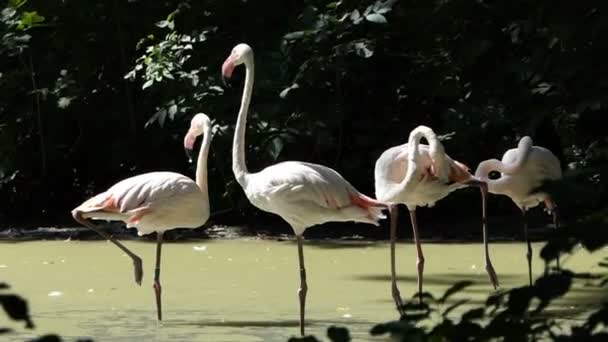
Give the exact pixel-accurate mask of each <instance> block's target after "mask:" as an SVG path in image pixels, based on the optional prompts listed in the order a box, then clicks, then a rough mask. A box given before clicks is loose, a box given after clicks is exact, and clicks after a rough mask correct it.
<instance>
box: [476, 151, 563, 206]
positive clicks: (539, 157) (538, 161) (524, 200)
mask: <svg viewBox="0 0 608 342" xmlns="http://www.w3.org/2000/svg"><path fill="white" fill-rule="evenodd" d="M518 156H519V152H518V150H517V149H516V148H512V149H510V150H508V151H507V152H505V154H504V155H503V156H502V160H501V162H502V163H504V164H513V163H515V162H516V161H517V159H518ZM560 178H562V169H561V165H560V162H559V159H557V157H556V156H555V154H553V153H552V152H551V151H549V150H548V149H546V148H544V147H541V146H532V147H531V149H530V152H529V154H528V157H527V160H526V161H525V162H524V163H523V165H522V166H521V168H520V169H519V170H518V171H517V172H515V173H513V174H506V173H504V172H501V175H500V184H499V185H498V186H496V185H495V184H496V183H493V182H491V181H490V182H488V191H489V192H490V193H494V194H501V195H506V196H509V197H510V198H511V200H513V202H514V203H515V204H516V205H517V206H518V207H519V208H520V209H530V208H533V207H536V206H537V205H539V204H540V203H541V202H543V201H544V200H545V199H546V194H544V193H534V192H533V191H534V189H537V188H538V187H540V186H541V185H542V184H543V182H545V181H547V180H557V179H560Z"/></svg>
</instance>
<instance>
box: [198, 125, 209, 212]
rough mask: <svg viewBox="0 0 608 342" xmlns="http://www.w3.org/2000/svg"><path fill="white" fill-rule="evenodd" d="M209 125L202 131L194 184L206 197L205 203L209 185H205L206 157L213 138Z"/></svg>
mask: <svg viewBox="0 0 608 342" xmlns="http://www.w3.org/2000/svg"><path fill="white" fill-rule="evenodd" d="M212 135H213V133H212V132H211V127H210V126H208V127H207V128H206V129H205V132H204V133H203V143H202V144H201V149H200V151H199V152H198V160H197V162H196V184H197V185H198V187H199V188H200V189H201V192H202V193H203V195H204V196H205V198H206V199H207V201H206V203H209V187H208V185H207V157H208V156H209V147H210V146H211V139H212V138H213V136H212Z"/></svg>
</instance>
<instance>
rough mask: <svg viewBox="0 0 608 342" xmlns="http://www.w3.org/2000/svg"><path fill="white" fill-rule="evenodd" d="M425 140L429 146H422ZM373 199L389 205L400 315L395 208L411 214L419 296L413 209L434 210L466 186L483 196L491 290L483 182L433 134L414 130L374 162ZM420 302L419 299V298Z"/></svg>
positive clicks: (421, 259)
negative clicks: (451, 156)
mask: <svg viewBox="0 0 608 342" xmlns="http://www.w3.org/2000/svg"><path fill="white" fill-rule="evenodd" d="M423 137H424V138H426V140H427V141H428V143H429V145H421V144H420V139H422V138H423ZM374 174H375V183H376V198H377V199H378V200H380V201H382V202H387V203H390V206H389V213H390V221H391V228H390V236H391V280H392V295H393V300H394V301H395V304H396V305H397V308H398V309H399V311H400V312H401V309H400V308H401V307H402V306H403V303H402V301H401V295H400V293H399V289H398V287H397V280H396V272H395V241H396V238H397V218H398V211H397V205H398V204H399V203H403V204H405V205H406V206H407V208H408V209H409V212H410V218H411V222H412V230H413V234H414V241H415V243H416V251H417V261H416V266H417V270H418V292H419V293H420V294H421V293H422V283H423V278H422V274H423V272H424V255H423V253H422V248H421V247H420V240H419V234H418V223H417V222H416V207H418V206H429V207H431V206H433V205H435V202H437V201H439V200H440V199H442V198H444V197H446V196H447V195H448V194H449V193H450V192H452V191H454V190H457V189H460V188H464V187H467V186H479V187H480V189H481V195H482V224H483V243H484V247H485V267H486V270H487V272H488V275H489V276H490V281H491V282H492V285H493V286H494V288H496V287H497V286H498V278H497V277H496V272H494V267H493V266H492V262H491V261H490V254H489V251H488V239H487V232H486V192H487V187H486V184H485V183H484V182H481V181H479V180H477V179H475V178H474V177H473V176H472V175H471V174H470V173H469V171H468V168H467V167H466V166H465V165H463V164H462V163H460V162H458V161H455V160H453V159H452V158H450V157H449V156H448V155H447V154H446V153H445V151H444V148H443V145H442V144H441V143H440V142H439V140H438V139H437V136H436V135H435V132H433V130H432V129H430V128H429V127H426V126H418V127H416V128H415V129H414V130H413V131H412V132H411V133H410V136H409V139H408V143H406V144H403V145H400V146H394V147H391V148H389V149H388V150H386V151H384V152H383V153H382V155H380V158H378V160H377V161H376V167H375V172H374ZM420 300H422V297H420Z"/></svg>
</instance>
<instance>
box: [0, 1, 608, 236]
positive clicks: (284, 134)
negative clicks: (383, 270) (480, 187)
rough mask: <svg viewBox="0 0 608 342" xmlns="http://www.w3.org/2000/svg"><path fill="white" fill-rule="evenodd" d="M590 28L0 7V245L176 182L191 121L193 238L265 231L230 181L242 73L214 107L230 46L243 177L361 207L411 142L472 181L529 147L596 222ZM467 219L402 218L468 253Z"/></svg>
mask: <svg viewBox="0 0 608 342" xmlns="http://www.w3.org/2000/svg"><path fill="white" fill-rule="evenodd" d="M607 10H608V8H607V7H606V4H605V1H578V2H573V1H560V0H557V1H551V2H548V1H532V0H515V1H465V0H452V1H431V0H419V1H412V0H403V1H387V2H382V1H370V0H365V1H363V0H362V1H340V2H331V1H295V0H265V1H261V0H258V1H254V0H248V1H241V0H224V1H143V0H141V1H139V0H130V1H119V0H113V1H86V2H83V1H75V0H65V1H59V0H49V1H32V0H30V1H24V0H11V1H9V2H8V4H6V5H5V7H4V8H3V11H2V16H1V22H0V30H1V32H0V36H2V42H1V43H0V89H1V91H0V223H1V227H2V228H0V229H3V228H7V227H14V226H18V227H36V226H39V225H43V226H50V225H76V224H75V222H73V221H72V219H71V217H70V215H69V211H70V210H71V209H72V208H74V207H76V206H77V205H78V204H79V203H80V202H82V201H83V200H84V199H86V198H88V197H89V196H91V195H93V194H95V193H97V192H100V191H103V190H105V189H106V188H108V187H109V186H111V185H112V184H113V183H115V182H117V181H118V180H120V179H123V178H126V177H129V176H133V175H136V174H139V173H143V172H147V171H153V170H172V171H178V172H181V173H184V174H186V175H189V176H192V177H193V176H194V170H193V168H192V166H191V165H190V164H188V163H187V159H186V157H185V155H184V154H183V147H182V138H183V134H185V132H186V130H187V128H188V124H189V120H190V118H191V117H192V115H193V114H194V113H196V112H199V111H202V112H205V113H207V114H208V115H209V116H210V117H212V118H213V119H215V123H216V124H218V125H220V131H219V132H218V134H216V136H215V138H214V141H213V143H212V147H211V154H210V157H209V158H210V159H209V160H210V161H209V168H210V169H209V183H210V200H211V208H212V209H211V210H212V212H217V215H214V216H213V217H212V218H211V220H210V221H211V222H210V223H220V224H246V225H251V226H256V225H260V226H266V227H275V225H274V223H275V222H282V221H280V219H278V218H277V217H274V216H271V215H269V214H266V213H263V212H261V211H260V210H257V209H255V208H254V207H253V206H251V205H250V204H249V203H248V202H247V200H246V198H245V197H244V194H243V193H242V190H241V189H240V187H239V186H238V184H237V183H236V182H235V180H234V178H233V175H232V172H231V167H230V164H231V153H230V151H231V147H232V134H233V128H234V122H235V120H236V114H237V111H238V106H239V100H240V96H241V91H242V81H243V76H244V72H243V70H241V69H237V70H235V77H234V79H233V81H232V82H231V85H232V86H231V87H228V88H226V87H225V86H224V85H223V83H222V81H221V76H220V66H221V64H222V62H223V61H224V59H225V58H226V57H227V56H228V54H229V53H230V50H231V49H232V47H233V46H234V45H236V44H237V43H240V42H247V43H248V44H249V45H251V46H252V47H253V49H254V51H255V57H256V60H255V61H256V83H255V88H254V97H253V101H252V107H251V109H250V120H249V127H248V131H247V162H248V165H249V168H250V170H252V171H256V170H259V169H261V168H262V167H264V166H267V165H269V164H272V163H275V162H278V161H282V160H302V161H311V162H315V163H320V164H324V165H327V166H330V167H332V168H334V169H336V170H337V171H339V172H340V173H341V174H342V175H343V176H344V177H345V178H347V179H348V180H349V181H350V182H351V183H352V184H353V185H355V187H357V188H358V189H359V190H360V191H362V192H364V193H366V194H369V195H372V196H373V194H374V193H373V190H374V189H373V167H374V163H375V161H376V159H377V158H378V157H379V155H380V154H381V153H382V151H384V150H385V149H387V148H388V147H390V146H394V145H398V144H402V143H405V142H406V140H407V136H408V134H409V132H410V131H411V130H412V129H413V128H414V127H416V126H418V125H420V124H425V125H428V126H430V127H432V128H433V129H434V130H435V132H436V133H437V134H439V135H444V137H445V139H444V140H443V143H444V145H445V148H446V151H447V152H448V153H449V155H450V156H451V157H452V158H454V159H456V160H459V161H461V162H464V163H465V164H467V165H468V166H470V167H471V168H472V169H473V171H474V169H475V167H476V166H477V164H478V163H479V162H480V161H482V160H485V159H488V158H500V156H501V155H502V153H504V151H506V150H507V149H509V148H513V147H515V146H516V145H517V142H518V140H519V138H520V137H521V136H523V135H530V136H531V137H532V138H533V139H534V142H535V144H537V145H541V146H544V147H547V148H549V149H551V150H552V151H553V152H554V153H555V154H556V155H557V156H558V157H559V158H560V160H561V161H562V168H563V169H564V171H565V181H564V184H569V185H568V186H567V187H565V188H564V187H562V188H561V189H562V191H561V192H560V191H558V192H557V193H556V194H555V197H556V199H557V201H558V204H559V205H560V209H561V213H562V217H563V218H564V219H565V220H575V219H577V218H579V217H581V216H583V215H593V214H598V215H604V214H605V213H606V210H605V206H606V204H605V203H606V181H605V179H604V178H603V175H604V174H605V172H603V171H604V170H605V167H606V159H607V155H608V153H607V152H608V149H607V145H608V140H607V137H606V134H605V124H604V122H605V119H602V117H603V116H604V117H605V116H606V108H607V105H608V97H607V95H606V94H607V90H608V77H607V76H608V73H607V71H608V70H607V69H608V64H607V63H606V61H607V60H608V49H607V48H606V37H608V20H607V19H608V17H607V16H606V11H607ZM125 75H127V76H128V77H127V78H126V79H125ZM294 84H297V85H298V86H297V87H293V85H294ZM290 87H291V88H290ZM288 88H290V89H289V90H286V89H288ZM281 94H282V95H283V96H280V95H281ZM479 210H480V200H479V194H478V191H477V190H475V189H468V190H461V191H458V192H456V193H454V194H452V195H450V196H449V197H448V198H446V199H444V200H442V201H440V202H439V203H438V204H437V205H436V207H435V208H433V209H430V210H426V209H425V210H420V211H419V212H420V222H421V223H422V224H424V225H425V228H424V229H423V231H425V233H424V234H423V235H427V236H429V237H430V236H433V237H454V236H466V234H474V235H475V236H479V235H480V229H479ZM489 210H490V217H491V218H492V220H494V222H495V223H497V224H498V223H500V222H502V223H505V224H506V225H507V226H508V225H509V224H511V223H513V222H517V220H519V218H520V217H519V216H520V215H519V213H518V211H517V209H516V207H515V206H514V204H513V203H511V202H510V201H509V200H508V199H507V198H503V197H497V196H494V197H492V198H491V201H490V209H489ZM541 216H542V214H541V213H537V214H536V216H533V220H535V218H534V217H536V219H537V220H538V222H544V223H548V222H549V218H548V217H547V216H545V217H541ZM401 219H402V220H403V222H404V224H405V223H406V222H407V218H406V212H405V211H402V215H401ZM423 220H424V221H423ZM533 222H535V221H533ZM270 223H272V224H270ZM384 224H385V225H386V223H384ZM351 227H352V226H351ZM366 231H370V227H368V226H365V225H356V226H354V227H353V228H350V230H349V228H339V227H338V225H336V230H335V234H336V235H341V234H366V233H365V232H366ZM273 232H289V230H288V229H287V228H286V227H284V226H281V225H278V226H277V228H276V230H275V229H270V230H269V233H273ZM311 232H312V233H311V234H313V235H314V234H315V232H316V230H314V229H313V230H311ZM505 232H506V233H505V234H506V235H512V236H514V237H517V236H519V235H520V234H521V233H520V231H519V230H514V229H511V230H505ZM509 232H510V233H509ZM331 234H333V233H331ZM370 234H374V233H370ZM461 234H464V235H461Z"/></svg>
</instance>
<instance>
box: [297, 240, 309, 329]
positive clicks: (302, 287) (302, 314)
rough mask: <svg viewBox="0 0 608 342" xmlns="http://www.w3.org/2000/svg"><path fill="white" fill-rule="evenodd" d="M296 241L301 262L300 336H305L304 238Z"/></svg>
mask: <svg viewBox="0 0 608 342" xmlns="http://www.w3.org/2000/svg"><path fill="white" fill-rule="evenodd" d="M296 239H297V242H298V260H299V262H300V288H299V289H298V298H299V299H300V335H302V336H304V312H305V308H306V293H308V285H307V284H306V268H305V267H304V250H303V247H302V242H303V240H304V238H303V237H302V236H301V235H296Z"/></svg>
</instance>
